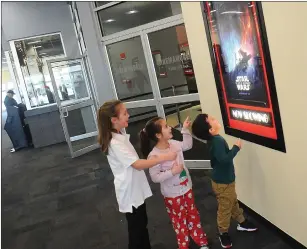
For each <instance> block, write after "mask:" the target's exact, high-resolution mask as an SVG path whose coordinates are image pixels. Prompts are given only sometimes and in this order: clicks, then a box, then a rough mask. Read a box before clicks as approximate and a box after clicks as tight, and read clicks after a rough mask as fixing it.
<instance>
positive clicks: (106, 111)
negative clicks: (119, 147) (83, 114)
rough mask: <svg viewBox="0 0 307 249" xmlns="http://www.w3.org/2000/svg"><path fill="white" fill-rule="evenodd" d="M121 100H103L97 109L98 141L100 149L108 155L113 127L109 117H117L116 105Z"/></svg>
mask: <svg viewBox="0 0 307 249" xmlns="http://www.w3.org/2000/svg"><path fill="white" fill-rule="evenodd" d="M121 103H122V102H121V101H120V100H112V101H107V102H105V103H104V104H103V105H102V106H101V107H100V108H99V110H98V113H97V121H98V131H99V134H98V143H99V144H100V145H101V150H102V152H104V153H105V154H106V155H108V149H109V145H110V142H111V139H112V132H114V131H115V130H114V129H113V126H112V122H111V118H112V117H117V115H118V113H117V111H118V110H117V106H118V105H120V104H121Z"/></svg>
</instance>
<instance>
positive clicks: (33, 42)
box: [28, 41, 41, 44]
mask: <svg viewBox="0 0 307 249" xmlns="http://www.w3.org/2000/svg"><path fill="white" fill-rule="evenodd" d="M40 42H41V41H32V42H28V44H35V43H40Z"/></svg>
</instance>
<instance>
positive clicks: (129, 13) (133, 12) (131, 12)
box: [126, 10, 139, 15]
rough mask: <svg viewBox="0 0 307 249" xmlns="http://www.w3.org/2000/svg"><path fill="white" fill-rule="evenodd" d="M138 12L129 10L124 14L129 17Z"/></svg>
mask: <svg viewBox="0 0 307 249" xmlns="http://www.w3.org/2000/svg"><path fill="white" fill-rule="evenodd" d="M138 12H139V11H138V10H130V11H128V12H126V14H127V15H131V14H135V13H138Z"/></svg>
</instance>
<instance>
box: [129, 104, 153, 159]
mask: <svg viewBox="0 0 307 249" xmlns="http://www.w3.org/2000/svg"><path fill="white" fill-rule="evenodd" d="M128 112H129V115H130V118H129V126H128V128H127V129H126V132H127V133H128V134H130V142H131V143H132V144H133V146H134V148H135V149H136V151H137V153H138V154H139V156H140V157H142V155H141V152H140V140H139V132H140V131H141V130H142V129H143V128H144V127H145V125H146V123H147V121H148V120H150V119H151V118H154V117H157V116H158V113H157V110H156V107H155V106H148V107H141V108H133V109H129V110H128Z"/></svg>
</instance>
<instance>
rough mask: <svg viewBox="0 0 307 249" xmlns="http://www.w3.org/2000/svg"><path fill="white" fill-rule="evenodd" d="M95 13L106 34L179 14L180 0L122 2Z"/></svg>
mask: <svg viewBox="0 0 307 249" xmlns="http://www.w3.org/2000/svg"><path fill="white" fill-rule="evenodd" d="M104 3H105V2H104ZM97 13H98V18H99V22H100V27H101V31H102V34H103V36H106V35H111V34H114V33H116V32H120V31H123V30H126V29H130V28H134V27H137V26H140V25H143V24H147V23H150V22H154V21H157V20H160V19H163V18H166V17H170V16H174V15H178V14H181V6H180V2H123V3H119V4H116V5H113V6H111V7H108V8H105V9H102V10H99V11H98V12H97Z"/></svg>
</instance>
